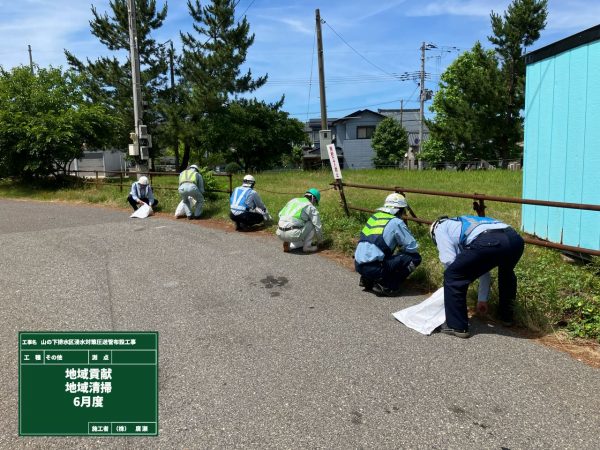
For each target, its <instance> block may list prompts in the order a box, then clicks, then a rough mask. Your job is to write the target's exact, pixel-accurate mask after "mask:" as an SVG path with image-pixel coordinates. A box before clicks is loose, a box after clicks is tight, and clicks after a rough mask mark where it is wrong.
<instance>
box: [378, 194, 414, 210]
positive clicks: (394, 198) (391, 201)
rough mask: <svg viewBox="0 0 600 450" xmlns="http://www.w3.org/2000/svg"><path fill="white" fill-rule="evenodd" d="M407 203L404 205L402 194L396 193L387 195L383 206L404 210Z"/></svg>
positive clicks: (404, 199) (404, 200)
mask: <svg viewBox="0 0 600 450" xmlns="http://www.w3.org/2000/svg"><path fill="white" fill-rule="evenodd" d="M407 206H408V203H406V198H405V197H404V195H402V194H398V193H397V192H395V193H393V194H390V195H388V196H387V197H386V198H385V203H384V204H383V207H384V208H394V209H400V208H406V207H407Z"/></svg>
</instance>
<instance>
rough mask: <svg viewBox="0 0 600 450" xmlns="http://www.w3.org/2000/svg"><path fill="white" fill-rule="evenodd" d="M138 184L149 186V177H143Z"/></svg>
mask: <svg viewBox="0 0 600 450" xmlns="http://www.w3.org/2000/svg"><path fill="white" fill-rule="evenodd" d="M138 183H140V184H143V185H144V186H148V177H144V176H141V177H140V179H139V180H138Z"/></svg>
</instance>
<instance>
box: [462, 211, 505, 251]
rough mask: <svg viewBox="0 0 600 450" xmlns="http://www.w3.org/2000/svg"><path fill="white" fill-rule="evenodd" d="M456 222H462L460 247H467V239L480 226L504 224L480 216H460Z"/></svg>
mask: <svg viewBox="0 0 600 450" xmlns="http://www.w3.org/2000/svg"><path fill="white" fill-rule="evenodd" d="M454 220H460V239H459V243H460V245H465V243H466V242H467V238H468V237H469V235H470V234H471V233H472V232H473V230H474V229H475V228H477V227H478V226H479V225H484V224H485V225H491V224H496V223H502V222H501V221H499V220H496V219H493V218H491V217H479V216H460V217H457V218H456V219H454Z"/></svg>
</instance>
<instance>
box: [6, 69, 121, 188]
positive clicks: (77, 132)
mask: <svg viewBox="0 0 600 450" xmlns="http://www.w3.org/2000/svg"><path fill="white" fill-rule="evenodd" d="M83 81H84V80H83V77H82V76H80V75H77V74H75V73H74V72H73V71H67V72H65V73H62V72H61V70H60V69H55V68H52V67H50V68H48V69H39V68H38V69H37V71H36V73H35V74H32V73H31V69H30V68H29V67H23V66H21V67H16V68H14V69H12V70H11V71H10V72H7V71H5V70H3V69H2V68H0V176H22V177H27V176H32V175H50V174H55V173H57V172H59V171H61V170H64V169H65V168H66V167H67V165H68V164H69V162H71V161H72V160H73V159H75V158H78V157H80V156H81V154H82V152H83V146H84V144H88V145H93V146H98V147H101V146H103V145H104V143H105V142H106V139H107V137H108V135H107V132H108V130H110V129H111V128H112V127H113V124H114V121H113V119H112V117H111V115H110V114H109V113H108V111H107V109H106V108H105V107H104V106H103V105H102V104H99V103H95V102H92V101H90V100H89V99H88V98H87V97H86V96H85V95H84V93H83V90H82V85H83Z"/></svg>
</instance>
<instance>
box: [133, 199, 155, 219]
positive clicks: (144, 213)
mask: <svg viewBox="0 0 600 450" xmlns="http://www.w3.org/2000/svg"><path fill="white" fill-rule="evenodd" d="M153 212H154V211H152V208H151V207H150V205H148V204H146V203H144V204H143V205H142V206H140V207H139V208H138V209H136V210H135V212H134V213H133V214H132V215H130V216H129V217H133V218H136V219H145V218H146V217H148V216H151V215H152V213H153Z"/></svg>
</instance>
